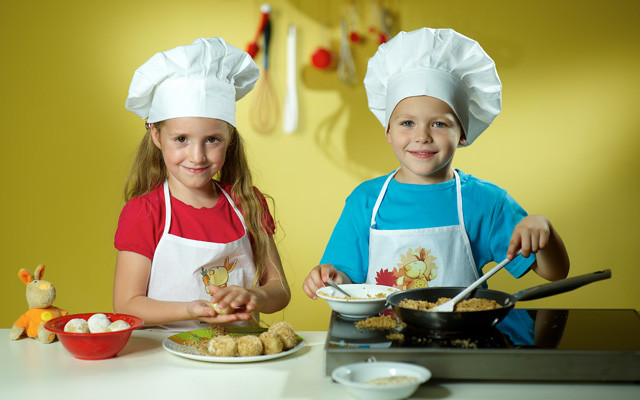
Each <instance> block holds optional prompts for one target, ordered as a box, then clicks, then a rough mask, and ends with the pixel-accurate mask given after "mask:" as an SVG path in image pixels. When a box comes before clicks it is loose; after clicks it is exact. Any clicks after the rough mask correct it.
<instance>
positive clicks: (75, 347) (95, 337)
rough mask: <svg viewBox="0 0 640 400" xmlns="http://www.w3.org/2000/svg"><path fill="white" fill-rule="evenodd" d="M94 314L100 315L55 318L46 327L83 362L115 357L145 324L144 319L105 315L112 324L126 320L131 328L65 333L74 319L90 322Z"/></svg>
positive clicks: (124, 315)
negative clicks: (132, 334)
mask: <svg viewBox="0 0 640 400" xmlns="http://www.w3.org/2000/svg"><path fill="white" fill-rule="evenodd" d="M94 314H98V313H85V314H72V315H66V316H64V317H58V318H54V319H52V320H49V321H47V322H46V323H45V324H44V327H45V328H46V329H47V330H49V331H51V332H53V333H55V334H56V335H57V336H58V339H60V342H61V343H62V345H63V346H64V348H65V349H67V350H68V351H69V352H70V353H71V354H73V356H74V357H75V358H79V359H81V360H103V359H105V358H111V357H115V355H116V354H118V352H119V351H120V350H122V349H123V348H124V346H125V345H126V344H127V341H128V340H129V337H130V336H131V332H133V331H134V330H136V329H138V328H140V327H141V326H142V324H143V321H142V319H140V318H138V317H135V316H133V315H127V314H113V313H103V314H104V315H106V316H107V318H109V320H110V321H111V322H114V321H118V320H124V321H125V322H127V323H128V324H129V325H131V328H129V329H124V330H122V331H117V332H103V333H71V332H65V331H64V326H65V325H66V324H67V322H69V321H70V320H72V319H74V318H82V319H84V320H88V319H89V317H91V316H92V315H94Z"/></svg>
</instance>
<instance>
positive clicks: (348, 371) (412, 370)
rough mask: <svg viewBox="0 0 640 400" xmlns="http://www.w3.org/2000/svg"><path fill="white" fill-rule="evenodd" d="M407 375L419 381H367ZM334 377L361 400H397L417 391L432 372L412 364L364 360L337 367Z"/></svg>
mask: <svg viewBox="0 0 640 400" xmlns="http://www.w3.org/2000/svg"><path fill="white" fill-rule="evenodd" d="M405 376H408V377H413V378H415V379H416V380H415V381H414V382H410V383H397V384H393V383H392V384H385V385H379V384H372V383H366V382H370V381H371V380H373V379H378V378H389V377H405ZM331 377H332V378H333V380H335V381H336V382H338V383H339V384H341V385H343V386H344V387H345V388H346V389H347V391H348V392H349V393H351V394H352V395H354V396H356V397H358V398H360V399H366V400H395V399H406V398H408V397H410V396H411V395H412V394H414V393H415V392H416V390H418V387H419V386H420V385H422V384H423V383H425V382H426V381H428V380H429V379H431V371H429V370H428V369H426V368H424V367H422V366H419V365H415V364H410V363H402V362H360V363H355V364H348V365H343V366H341V367H338V368H336V369H334V370H333V372H332V374H331Z"/></svg>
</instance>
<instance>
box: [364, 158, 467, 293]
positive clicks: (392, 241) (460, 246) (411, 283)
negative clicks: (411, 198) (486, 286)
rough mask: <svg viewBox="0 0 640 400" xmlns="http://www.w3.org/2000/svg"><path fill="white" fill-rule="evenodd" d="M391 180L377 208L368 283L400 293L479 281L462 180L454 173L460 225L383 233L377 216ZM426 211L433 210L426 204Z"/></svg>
mask: <svg viewBox="0 0 640 400" xmlns="http://www.w3.org/2000/svg"><path fill="white" fill-rule="evenodd" d="M397 172H398V171H397V170H396V172H394V173H393V174H391V175H390V176H389V178H388V179H387V180H386V182H385V183H384V185H383V186H382V190H380V194H379V195H378V199H377V201H376V204H375V206H374V207H373V213H372V215H371V226H370V228H369V269H368V272H367V281H366V282H367V283H374V284H384V285H388V286H394V287H397V288H399V289H403V290H404V289H413V288H419V287H436V286H468V285H469V284H470V283H472V282H473V281H475V280H476V279H478V277H479V276H478V271H477V269H476V265H475V261H474V259H473V255H472V253H471V245H470V243H469V237H468V235H467V231H466V229H465V227H464V216H463V213H462V191H461V189H460V177H459V176H458V173H457V172H456V171H455V170H454V171H453V173H454V177H455V181H456V198H457V208H458V225H451V226H443V227H436V228H422V229H397V230H380V229H377V226H376V215H377V213H378V208H379V207H380V204H381V203H382V199H383V198H384V195H385V193H386V191H387V188H388V186H389V182H390V181H391V179H393V177H394V176H395V174H396V173H397ZM425 207H429V205H428V204H425Z"/></svg>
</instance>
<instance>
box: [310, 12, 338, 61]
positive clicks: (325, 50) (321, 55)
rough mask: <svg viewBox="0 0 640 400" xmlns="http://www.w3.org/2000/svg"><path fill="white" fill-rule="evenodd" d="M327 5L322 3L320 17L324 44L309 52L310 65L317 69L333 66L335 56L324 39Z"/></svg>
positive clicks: (325, 34) (325, 35)
mask: <svg viewBox="0 0 640 400" xmlns="http://www.w3.org/2000/svg"><path fill="white" fill-rule="evenodd" d="M328 8H329V5H328V4H327V3H325V4H324V12H323V18H322V36H323V37H325V42H326V44H324V45H321V46H319V47H317V48H316V49H315V50H314V51H313V53H311V65H312V66H313V67H314V68H317V69H326V70H328V69H333V68H334V67H335V62H334V61H335V56H334V54H333V51H332V50H331V45H330V44H329V41H328V40H327V39H326V37H327V36H328V34H327V14H328V12H329V11H328Z"/></svg>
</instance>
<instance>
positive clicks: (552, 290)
mask: <svg viewBox="0 0 640 400" xmlns="http://www.w3.org/2000/svg"><path fill="white" fill-rule="evenodd" d="M610 277H611V270H609V269H607V270H604V271H597V272H593V273H590V274H585V275H579V276H575V277H572V278H567V279H561V280H558V281H554V282H549V283H545V284H542V285H538V286H534V287H531V288H528V289H525V290H522V291H520V292H518V293H515V294H509V293H505V292H500V291H497V290H491V289H476V290H475V292H473V295H472V296H471V298H477V299H488V300H494V301H496V302H497V303H498V304H500V305H501V307H500V308H494V309H491V310H482V311H453V312H448V311H446V312H437V311H428V310H414V309H411V308H406V307H402V306H400V302H401V301H402V300H405V299H407V300H426V301H429V302H432V303H435V302H437V301H438V299H439V298H441V297H449V298H451V297H455V295H457V294H458V293H460V291H462V290H464V288H462V287H432V288H418V289H409V290H404V291H401V292H396V293H393V294H390V295H389V296H388V297H387V303H388V304H389V305H391V306H392V307H393V311H394V312H395V314H396V315H397V316H398V318H399V319H400V320H401V321H402V322H404V323H405V324H407V325H409V326H411V327H414V328H419V329H433V330H436V331H442V332H463V331H483V330H485V329H488V328H491V327H492V326H494V325H495V324H497V323H498V322H500V321H501V320H502V319H503V318H504V317H505V316H506V315H507V314H508V313H509V311H511V310H512V309H513V307H514V306H515V304H516V302H517V301H525V300H535V299H540V298H543V297H548V296H552V295H555V294H560V293H564V292H568V291H570V290H574V289H577V288H579V287H581V286H584V285H586V284H589V283H592V282H596V281H599V280H602V279H608V278H610Z"/></svg>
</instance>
